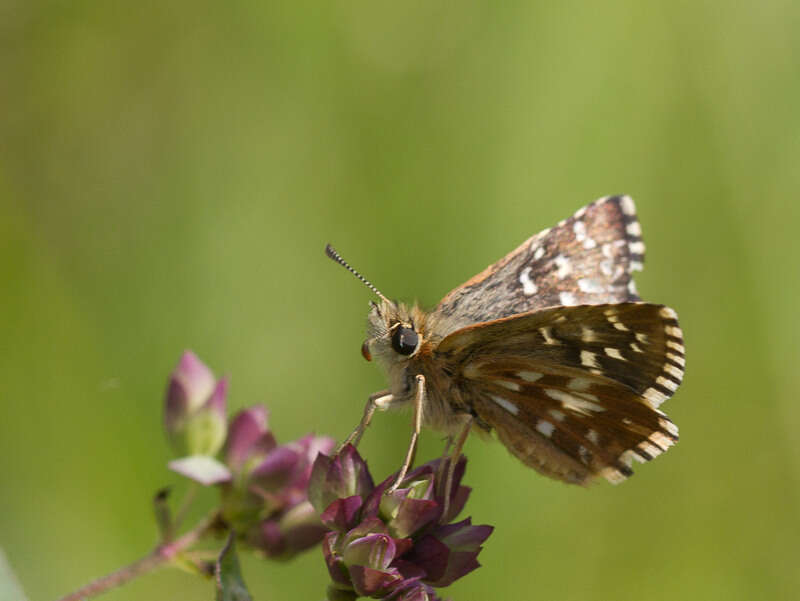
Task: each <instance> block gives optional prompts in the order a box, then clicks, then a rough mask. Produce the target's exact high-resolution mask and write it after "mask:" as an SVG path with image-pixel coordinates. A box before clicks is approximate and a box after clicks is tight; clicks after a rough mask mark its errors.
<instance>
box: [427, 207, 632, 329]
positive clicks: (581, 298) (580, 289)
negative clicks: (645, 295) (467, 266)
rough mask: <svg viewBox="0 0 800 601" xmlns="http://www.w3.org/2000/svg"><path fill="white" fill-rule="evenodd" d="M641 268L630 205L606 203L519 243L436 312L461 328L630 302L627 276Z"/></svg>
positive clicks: (452, 292)
mask: <svg viewBox="0 0 800 601" xmlns="http://www.w3.org/2000/svg"><path fill="white" fill-rule="evenodd" d="M643 263H644V242H642V230H641V227H640V225H639V221H638V219H637V218H636V207H635V205H634V203H633V200H632V199H631V198H630V197H629V196H608V197H605V198H601V199H599V200H597V201H595V202H593V203H591V204H590V205H587V206H585V207H583V208H581V209H580V210H579V211H577V212H576V213H575V214H574V215H573V216H572V217H570V218H569V219H565V220H563V221H561V222H560V223H559V224H558V225H556V226H555V227H552V228H550V229H547V230H544V231H542V232H540V233H538V234H536V235H535V236H532V237H531V238H529V239H528V240H526V241H525V242H523V243H522V244H521V245H520V246H519V247H518V248H517V249H516V250H514V251H512V252H510V253H509V254H508V255H506V256H505V257H503V258H502V259H500V260H499V261H497V262H496V263H494V264H492V265H490V266H489V267H487V268H486V269H484V270H483V271H482V272H481V273H479V274H478V275H476V276H475V277H473V278H471V279H470V280H469V281H467V282H465V283H464V284H462V285H461V286H459V287H458V288H455V289H454V290H453V291H451V292H450V293H449V294H448V295H447V296H445V297H444V298H443V299H442V300H441V302H440V303H439V305H438V307H437V308H436V311H437V312H439V313H442V314H444V315H446V316H448V317H449V318H451V319H452V320H453V321H454V323H457V324H458V325H460V326H463V325H468V324H471V323H479V322H482V321H487V320H490V319H498V318H501V317H508V316H509V315H516V314H519V313H526V312H528V311H533V310H535V309H543V308H545V307H553V306H571V305H580V304H599V303H620V302H625V301H635V300H639V297H638V296H637V293H636V288H635V286H634V283H633V279H632V277H631V274H632V272H633V271H637V270H641V269H642V266H643Z"/></svg>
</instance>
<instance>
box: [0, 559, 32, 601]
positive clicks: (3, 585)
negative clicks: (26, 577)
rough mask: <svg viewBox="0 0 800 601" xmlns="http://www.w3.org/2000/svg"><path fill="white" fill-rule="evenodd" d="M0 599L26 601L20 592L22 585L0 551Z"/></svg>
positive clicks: (23, 594)
mask: <svg viewBox="0 0 800 601" xmlns="http://www.w3.org/2000/svg"><path fill="white" fill-rule="evenodd" d="M0 599H2V600H3V601H28V598H27V597H26V596H25V593H24V592H22V585H21V584H20V583H19V580H17V577H16V576H15V575H14V571H13V570H12V569H11V566H10V565H9V564H8V560H7V559H6V555H5V553H3V550H2V549H0Z"/></svg>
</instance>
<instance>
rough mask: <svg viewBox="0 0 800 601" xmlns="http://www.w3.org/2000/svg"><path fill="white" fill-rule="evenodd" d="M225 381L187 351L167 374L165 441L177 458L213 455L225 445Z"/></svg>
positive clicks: (226, 385) (226, 384)
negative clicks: (218, 378) (176, 454)
mask: <svg viewBox="0 0 800 601" xmlns="http://www.w3.org/2000/svg"><path fill="white" fill-rule="evenodd" d="M227 394H228V381H227V379H226V378H221V379H220V380H217V379H215V378H214V374H213V373H212V372H211V370H210V369H209V368H208V367H207V366H206V365H205V363H203V362H202V361H200V359H198V358H197V356H196V355H195V354H194V353H192V352H191V351H186V352H185V353H184V354H183V356H182V357H181V359H180V361H179V362H178V366H177V367H176V368H175V370H174V371H173V372H172V374H170V378H169V383H168V385H167V394H166V399H165V402H164V409H165V410H164V426H165V428H166V431H167V438H168V439H169V441H170V444H172V446H173V448H174V449H175V451H176V452H177V453H178V454H179V455H180V456H185V455H209V456H213V455H216V453H217V451H219V450H220V448H221V447H222V443H223V442H224V441H225V432H226V427H227V425H226V422H227V417H226V414H225V405H226V397H227Z"/></svg>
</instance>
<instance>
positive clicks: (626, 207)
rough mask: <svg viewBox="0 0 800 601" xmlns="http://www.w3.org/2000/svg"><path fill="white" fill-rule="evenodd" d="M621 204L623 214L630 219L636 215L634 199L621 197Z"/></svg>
mask: <svg viewBox="0 0 800 601" xmlns="http://www.w3.org/2000/svg"><path fill="white" fill-rule="evenodd" d="M619 204H620V206H621V207H622V212H623V213H625V214H626V215H628V216H630V217H633V216H635V215H636V205H635V204H633V199H632V198H631V197H630V196H622V197H620V199H619Z"/></svg>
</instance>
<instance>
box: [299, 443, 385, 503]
mask: <svg viewBox="0 0 800 601" xmlns="http://www.w3.org/2000/svg"><path fill="white" fill-rule="evenodd" d="M374 486H375V484H374V483H373V480H372V476H371V475H370V473H369V469H367V464H366V463H365V462H364V460H363V459H362V458H361V455H359V454H358V451H356V450H355V448H354V447H352V446H351V445H347V446H346V447H344V448H343V449H342V450H341V452H340V453H339V454H338V455H336V456H335V457H333V458H331V457H328V456H326V455H322V454H320V455H317V459H316V461H315V462H314V467H313V469H312V471H311V481H310V482H309V485H308V488H309V497H308V499H309V501H311V504H312V505H313V506H314V509H316V510H317V512H318V513H322V512H323V511H325V509H326V508H327V507H328V505H330V504H331V503H333V502H334V501H335V500H336V499H342V498H346V497H352V496H354V495H359V496H360V497H362V498H364V497H365V496H366V495H367V494H368V493H369V492H371V491H372V489H373V488H374Z"/></svg>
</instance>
